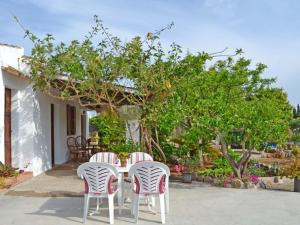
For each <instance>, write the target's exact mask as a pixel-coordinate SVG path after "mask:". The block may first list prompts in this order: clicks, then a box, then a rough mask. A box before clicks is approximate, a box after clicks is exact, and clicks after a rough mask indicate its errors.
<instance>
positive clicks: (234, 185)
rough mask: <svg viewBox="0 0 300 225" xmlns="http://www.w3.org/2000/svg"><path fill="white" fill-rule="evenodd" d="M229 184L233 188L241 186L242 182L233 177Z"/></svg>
mask: <svg viewBox="0 0 300 225" xmlns="http://www.w3.org/2000/svg"><path fill="white" fill-rule="evenodd" d="M231 186H232V187H233V188H241V187H242V186H243V182H242V181H241V180H240V179H233V180H232V182H231Z"/></svg>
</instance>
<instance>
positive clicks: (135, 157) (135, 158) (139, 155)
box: [127, 152, 153, 164]
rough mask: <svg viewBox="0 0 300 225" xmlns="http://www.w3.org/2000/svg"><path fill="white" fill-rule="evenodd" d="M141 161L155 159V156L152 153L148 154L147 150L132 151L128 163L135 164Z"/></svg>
mask: <svg viewBox="0 0 300 225" xmlns="http://www.w3.org/2000/svg"><path fill="white" fill-rule="evenodd" d="M141 161H153V158H152V156H151V155H149V154H147V153H146V152H133V153H130V155H129V158H128V160H127V163H128V164H135V163H137V162H141Z"/></svg>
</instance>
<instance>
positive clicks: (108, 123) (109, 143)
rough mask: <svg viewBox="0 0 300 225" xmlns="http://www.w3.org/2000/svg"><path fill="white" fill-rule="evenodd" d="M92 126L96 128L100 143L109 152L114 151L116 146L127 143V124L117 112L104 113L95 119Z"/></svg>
mask: <svg viewBox="0 0 300 225" xmlns="http://www.w3.org/2000/svg"><path fill="white" fill-rule="evenodd" d="M90 124H91V125H93V126H95V127H96V129H97V131H98V132H99V134H100V137H99V141H100V142H101V144H103V145H104V146H105V147H107V148H108V149H109V150H113V149H112V148H113V146H114V145H118V144H121V143H125V140H126V137H125V123H124V122H123V121H122V120H121V118H120V116H119V115H118V114H117V113H116V112H110V111H104V112H102V113H101V115H98V116H96V117H93V118H92V119H91V120H90Z"/></svg>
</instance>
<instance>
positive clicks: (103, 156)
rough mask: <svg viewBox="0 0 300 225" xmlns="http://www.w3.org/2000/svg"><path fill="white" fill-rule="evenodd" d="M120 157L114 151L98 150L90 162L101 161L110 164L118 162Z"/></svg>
mask: <svg viewBox="0 0 300 225" xmlns="http://www.w3.org/2000/svg"><path fill="white" fill-rule="evenodd" d="M117 161H118V157H117V155H116V154H115V153H113V152H98V153H96V154H94V155H93V156H92V157H91V158H90V162H101V163H108V164H112V165H113V164H116V163H117Z"/></svg>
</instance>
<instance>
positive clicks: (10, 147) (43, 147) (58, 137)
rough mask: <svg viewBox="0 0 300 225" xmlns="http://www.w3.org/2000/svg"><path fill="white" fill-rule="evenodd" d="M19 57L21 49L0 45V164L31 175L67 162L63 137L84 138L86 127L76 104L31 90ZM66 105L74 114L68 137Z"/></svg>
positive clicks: (67, 155)
mask: <svg viewBox="0 0 300 225" xmlns="http://www.w3.org/2000/svg"><path fill="white" fill-rule="evenodd" d="M23 54H24V49H23V48H20V47H17V46H12V45H5V44H0V67H1V69H0V161H1V162H2V163H5V164H9V165H12V166H13V167H15V168H19V169H24V170H25V171H32V172H33V175H34V176H35V175H38V174H40V173H42V172H44V171H47V170H49V169H51V168H52V167H53V166H54V165H58V164H62V163H64V162H66V161H68V160H69V159H70V153H69V150H68V148H67V143H66V142H67V138H68V137H69V136H78V135H84V136H86V135H87V133H88V127H89V126H88V117H87V116H86V115H85V112H84V109H81V108H80V107H79V105H78V104H77V103H74V102H65V101H60V100H57V99H54V98H51V97H49V96H47V95H45V94H43V93H40V92H36V91H34V90H33V89H32V84H31V83H30V80H29V79H28V77H26V76H23V75H24V74H26V72H27V71H26V66H24V65H23V64H22V63H21V57H22V56H23ZM21 72H22V73H21ZM67 105H69V106H73V107H75V112H76V113H75V116H74V118H75V122H74V123H75V124H76V125H75V127H76V129H75V131H74V133H72V135H69V136H68V135H67ZM74 118H73V120H74Z"/></svg>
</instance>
